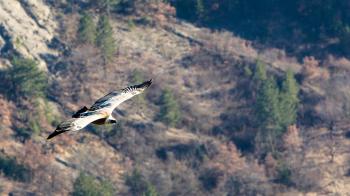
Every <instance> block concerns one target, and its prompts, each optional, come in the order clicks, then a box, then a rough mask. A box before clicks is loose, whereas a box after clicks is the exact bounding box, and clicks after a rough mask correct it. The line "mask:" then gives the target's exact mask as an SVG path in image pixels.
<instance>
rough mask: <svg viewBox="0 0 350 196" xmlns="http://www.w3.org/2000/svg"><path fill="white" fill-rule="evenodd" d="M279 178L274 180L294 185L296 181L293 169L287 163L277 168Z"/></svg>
mask: <svg viewBox="0 0 350 196" xmlns="http://www.w3.org/2000/svg"><path fill="white" fill-rule="evenodd" d="M277 172H278V174H277V178H276V179H275V180H274V181H275V182H276V183H280V184H284V185H286V186H293V185H294V182H293V181H292V171H291V170H290V169H289V168H288V167H287V166H286V165H285V164H283V165H281V166H280V167H279V168H278V169H277Z"/></svg>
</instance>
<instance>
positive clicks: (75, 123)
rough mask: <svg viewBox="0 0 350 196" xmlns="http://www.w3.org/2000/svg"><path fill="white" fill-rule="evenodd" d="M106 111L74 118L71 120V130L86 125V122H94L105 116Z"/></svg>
mask: <svg viewBox="0 0 350 196" xmlns="http://www.w3.org/2000/svg"><path fill="white" fill-rule="evenodd" d="M107 117H108V114H107V113H95V114H91V115H89V116H81V117H79V118H75V119H74V121H73V122H72V125H73V128H72V130H74V131H78V130H80V129H82V128H84V127H86V126H87V125H88V124H90V123H92V122H94V121H95V120H98V119H101V118H107Z"/></svg>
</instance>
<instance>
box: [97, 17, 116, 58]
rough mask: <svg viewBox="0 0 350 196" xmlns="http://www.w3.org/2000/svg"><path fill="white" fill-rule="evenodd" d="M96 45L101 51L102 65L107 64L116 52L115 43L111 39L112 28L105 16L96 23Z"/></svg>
mask: <svg viewBox="0 0 350 196" xmlns="http://www.w3.org/2000/svg"><path fill="white" fill-rule="evenodd" d="M96 44H97V46H98V47H99V48H100V49H101V51H102V56H103V60H104V63H105V64H107V63H108V61H110V60H111V59H112V57H113V54H114V53H115V51H116V43H115V40H114V38H113V29H112V26H111V25H110V22H109V18H108V16H106V15H104V16H102V17H100V19H99V21H98V25H97V39H96Z"/></svg>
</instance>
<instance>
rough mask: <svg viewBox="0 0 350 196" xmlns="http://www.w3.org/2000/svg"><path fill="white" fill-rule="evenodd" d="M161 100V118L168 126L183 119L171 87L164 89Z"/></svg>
mask: <svg viewBox="0 0 350 196" xmlns="http://www.w3.org/2000/svg"><path fill="white" fill-rule="evenodd" d="M160 102H161V109H160V113H159V116H158V117H159V120H160V121H162V122H164V123H165V124H166V125H168V126H172V127H173V126H175V125H176V124H177V123H178V122H179V121H180V119H181V115H180V108H179V106H178V103H177V102H176V100H175V98H174V96H173V94H172V93H171V91H170V90H169V89H165V90H164V91H163V94H162V97H161V101H160Z"/></svg>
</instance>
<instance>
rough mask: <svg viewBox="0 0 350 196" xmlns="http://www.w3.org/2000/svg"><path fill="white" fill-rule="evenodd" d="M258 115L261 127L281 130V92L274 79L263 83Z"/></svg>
mask: <svg viewBox="0 0 350 196" xmlns="http://www.w3.org/2000/svg"><path fill="white" fill-rule="evenodd" d="M256 114H257V117H258V120H259V123H260V125H261V127H263V128H265V129H269V130H276V131H277V130H280V124H281V118H280V104H279V90H278V88H277V85H276V81H275V79H274V78H273V77H271V78H269V79H266V80H265V81H263V83H262V85H261V87H260V88H259V89H258V94H257V101H256Z"/></svg>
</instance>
